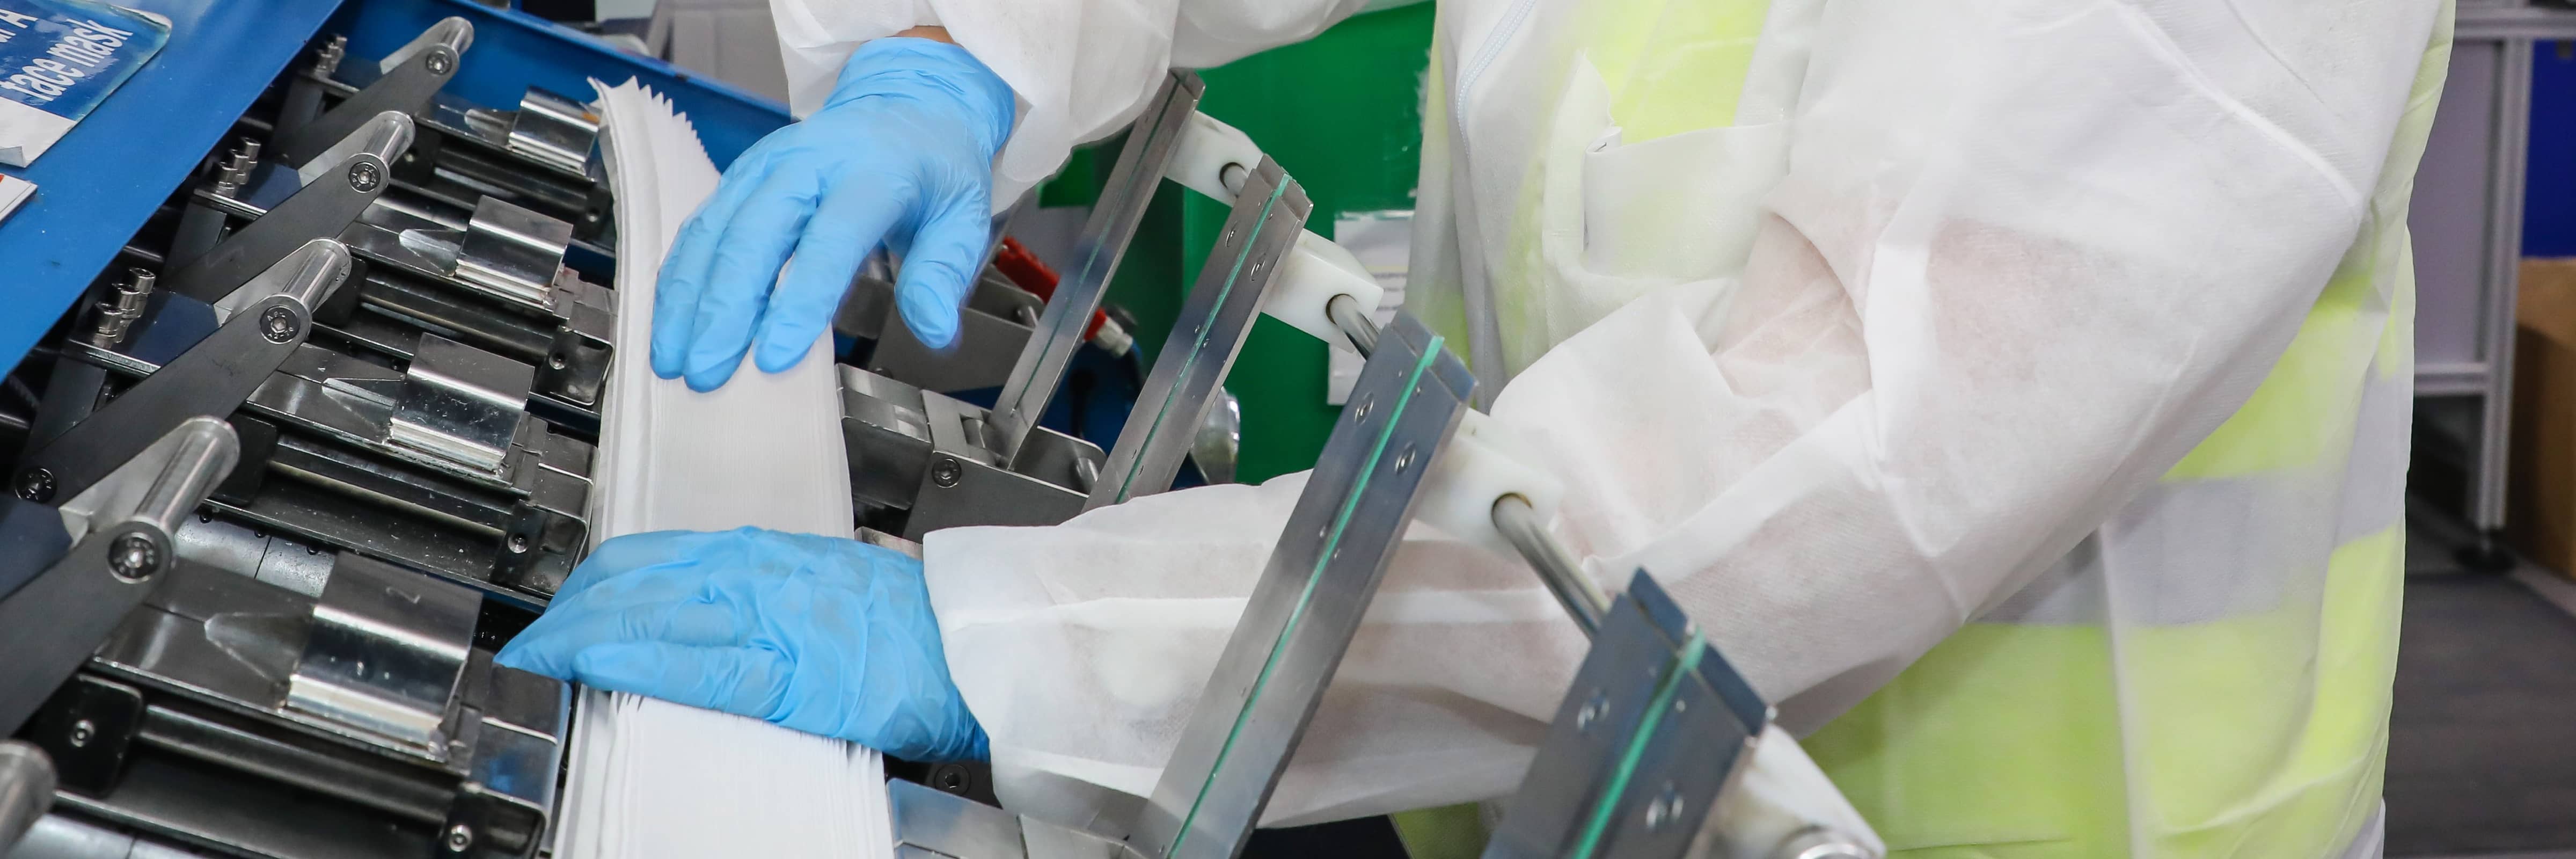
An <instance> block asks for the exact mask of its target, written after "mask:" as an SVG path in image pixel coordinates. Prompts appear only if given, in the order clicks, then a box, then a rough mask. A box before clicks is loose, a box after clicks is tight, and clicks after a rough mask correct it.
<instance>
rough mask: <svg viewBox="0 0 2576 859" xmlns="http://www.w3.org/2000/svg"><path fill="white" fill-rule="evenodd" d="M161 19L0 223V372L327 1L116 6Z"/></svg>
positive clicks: (246, 101)
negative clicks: (146, 46)
mask: <svg viewBox="0 0 2576 859" xmlns="http://www.w3.org/2000/svg"><path fill="white" fill-rule="evenodd" d="M119 2H120V4H121V5H125V6H130V7H133V8H137V9H143V10H147V11H151V12H158V13H160V14H163V15H166V16H169V18H170V44H169V45H168V46H166V47H164V48H162V49H161V53H160V54H159V55H158V56H155V57H153V58H152V61H151V62H148V63H145V64H144V65H143V69H142V70H141V71H139V72H136V73H135V74H134V77H133V78H132V79H131V80H128V81H126V82H125V86H124V87H123V88H121V89H119V90H117V91H116V93H115V94H114V95H111V96H109V97H108V99H107V101H106V103H104V104H101V105H99V106H98V109H97V110H96V111H94V112H92V113H91V114H90V115H89V118H87V119H84V120H81V123H80V125H78V126H75V127H74V128H73V129H72V131H71V133H70V134H67V135H64V136H63V139H62V140H61V141H60V142H58V143H55V144H54V148H53V149H52V150H50V151H47V152H46V153H45V154H44V156H43V157H41V158H38V159H36V163H35V164H34V165H32V166H29V167H27V168H24V169H12V168H0V173H7V174H10V175H14V176H19V177H22V178H24V179H26V180H28V181H30V182H34V183H36V185H37V188H36V196H35V198H34V199H31V200H28V201H27V202H26V204H25V205H22V206H20V207H19V208H18V211H17V213H16V214H13V215H10V216H9V217H8V218H7V219H5V220H0V296H5V297H6V300H5V301H0V362H5V363H0V373H6V372H7V371H8V370H10V369H14V368H16V367H17V365H18V359H19V358H21V357H23V356H25V355H26V354H27V349H28V348H29V347H31V346H34V345H35V344H36V339H37V338H39V337H41V336H43V335H44V333H45V330H46V329H48V328H51V327H52V326H53V324H54V321H55V320H56V319H59V318H61V317H62V315H63V311H64V310H65V309H68V308H70V307H71V305H72V302H74V301H76V300H78V299H79V298H80V295H81V292H82V290H84V289H87V288H88V286H89V282H90V279H91V278H92V277H94V276H96V275H97V274H98V272H99V270H100V269H103V268H106V267H107V264H108V262H109V261H111V260H112V259H114V258H115V256H116V250H117V248H120V247H123V246H124V245H125V241H126V239H129V238H132V237H133V235H134V231H135V230H136V229H138V228H141V227H142V226H143V220H144V219H145V218H147V217H150V216H151V214H152V210H153V209H154V208H156V207H157V206H159V205H160V203H161V201H162V200H163V199H166V198H167V197H169V195H170V191H171V189H173V188H176V187H178V185H179V181H180V180H181V179H182V178H183V177H185V176H187V174H188V171H189V170H190V169H192V168H194V167H195V166H196V164H197V159H198V158H199V157H201V156H203V155H205V154H206V151H207V150H209V149H212V148H214V145H215V141H216V140H218V139H219V138H221V137H223V135H224V132H225V131H226V130H228V129H230V128H232V124H233V120H234V119H235V118H238V117H240V116H241V114H242V111H244V110H246V109H248V108H249V107H250V103H251V100H252V99H255V98H257V97H258V96H259V93H260V91H261V90H263V89H266V88H267V87H268V83H269V81H270V79H272V78H273V77H275V76H276V73H277V70H278V69H282V68H285V67H286V62H287V60H288V59H290V58H292V57H293V56H294V55H295V52H296V51H298V50H300V49H302V48H303V47H304V44H305V42H307V41H309V40H310V39H311V38H312V37H313V33H314V32H315V30H316V29H317V28H319V27H320V26H321V25H322V22H323V21H324V19H326V18H328V17H329V16H330V14H331V11H332V9H333V8H335V7H337V6H338V5H339V0H119Z"/></svg>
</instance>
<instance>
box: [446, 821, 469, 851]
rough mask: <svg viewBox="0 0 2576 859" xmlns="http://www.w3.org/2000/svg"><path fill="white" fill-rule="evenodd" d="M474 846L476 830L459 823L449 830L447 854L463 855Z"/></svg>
mask: <svg viewBox="0 0 2576 859" xmlns="http://www.w3.org/2000/svg"><path fill="white" fill-rule="evenodd" d="M472 846H474V830H473V829H470V828H468V827H466V825H465V824H462V823H459V824H456V825H454V826H450V827H448V828H447V852H449V853H463V852H465V849H466V848H468V847H472Z"/></svg>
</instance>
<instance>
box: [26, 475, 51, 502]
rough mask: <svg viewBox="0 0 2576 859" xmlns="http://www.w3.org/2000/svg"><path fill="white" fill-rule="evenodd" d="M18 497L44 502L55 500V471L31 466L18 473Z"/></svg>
mask: <svg viewBox="0 0 2576 859" xmlns="http://www.w3.org/2000/svg"><path fill="white" fill-rule="evenodd" d="M18 497H20V498H24V499H27V500H29V501H33V502H36V503H38V504H43V503H45V502H48V501H52V500H54V473H53V472H52V471H48V470H46V469H42V468H30V469H27V470H26V471H24V472H20V473H19V475H18Z"/></svg>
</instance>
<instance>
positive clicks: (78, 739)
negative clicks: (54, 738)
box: [71, 719, 98, 749]
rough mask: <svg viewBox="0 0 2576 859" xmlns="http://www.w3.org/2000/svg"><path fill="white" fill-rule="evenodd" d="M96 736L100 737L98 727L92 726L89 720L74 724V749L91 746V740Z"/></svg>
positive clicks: (72, 738) (72, 739) (72, 737)
mask: <svg viewBox="0 0 2576 859" xmlns="http://www.w3.org/2000/svg"><path fill="white" fill-rule="evenodd" d="M95 736H98V726H97V725H93V724H90V721H89V720H88V719H82V720H80V721H78V722H73V723H72V736H71V741H72V748H75V749H77V748H80V747H82V746H86V745H89V738H91V737H95Z"/></svg>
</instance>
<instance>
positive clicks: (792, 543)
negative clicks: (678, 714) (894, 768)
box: [494, 528, 986, 761]
mask: <svg viewBox="0 0 2576 859" xmlns="http://www.w3.org/2000/svg"><path fill="white" fill-rule="evenodd" d="M494 661H497V662H499V663H500V664H503V665H507V666H510V667H512V668H518V669H521V670H525V671H533V672H536V673H539V674H544V675H547V676H550V677H558V678H562V679H565V680H572V681H577V682H580V683H583V684H587V685H590V686H595V687H598V688H601V689H611V690H616V691H620V692H632V693H635V694H638V695H647V696H651V697H655V698H661V699H665V700H669V701H677V702H679V703H682V704H688V705H692V706H697V707H705V708H708V709H714V710H723V711H725V712H728V713H739V714H741V715H745V716H751V717H753V718H758V719H766V720H769V721H771V722H775V723H777V724H780V725H785V726H787V727H790V728H795V729H797V730H800V731H805V732H807V733H814V734H822V735H824V736H830V737H839V738H842V739H845V740H850V741H852V742H855V743H858V744H860V745H863V746H867V747H869V748H873V749H876V750H878V751H882V752H885V753H886V754H890V755H894V756H896V757H901V758H905V759H908V760H916V761H946V760H981V759H983V758H984V757H985V756H986V751H985V740H984V729H983V727H982V726H981V725H978V724H976V723H975V716H974V715H973V714H971V713H968V712H967V711H966V701H965V699H963V698H961V697H959V696H958V693H957V686H956V684H955V683H952V682H950V680H949V679H948V658H947V654H946V653H945V651H943V650H942V649H941V647H940V644H939V623H938V621H936V620H935V619H933V618H932V617H931V614H930V592H929V589H928V588H927V586H925V585H924V584H923V583H922V579H921V562H920V561H916V560H913V559H912V558H909V557H906V556H904V555H902V554H900V553H896V552H891V551H887V550H885V549H880V548H877V547H875V546H870V545H866V544H864V543H860V542H858V541H855V540H847V539H839V538H832V537H817V536H813V535H809V534H788V533H782V532H778V531H764V530H760V529H757V528H742V529H738V530H733V531H718V532H713V533H702V532H694V531H659V532H654V533H649V534H632V535H628V536H624V537H619V538H617V539H614V540H609V541H607V542H605V543H601V544H599V549H598V550H597V551H593V552H591V553H590V558H589V559H588V560H586V561H583V562H582V564H581V566H580V567H579V568H578V569H575V570H573V573H572V577H571V578H570V579H569V580H567V581H565V582H564V586H563V589H562V590H561V591H559V592H557V593H556V594H555V599H554V604H553V605H551V606H549V607H547V609H546V613H545V616H543V617H539V618H537V622H536V623H533V624H530V625H529V626H528V628H527V630H526V631H523V632H521V633H519V637H518V638H516V639H514V640H512V641H511V642H510V644H509V646H508V647H504V648H502V649H501V653H500V655H499V656H498V657H496V659H495V660H494Z"/></svg>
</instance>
